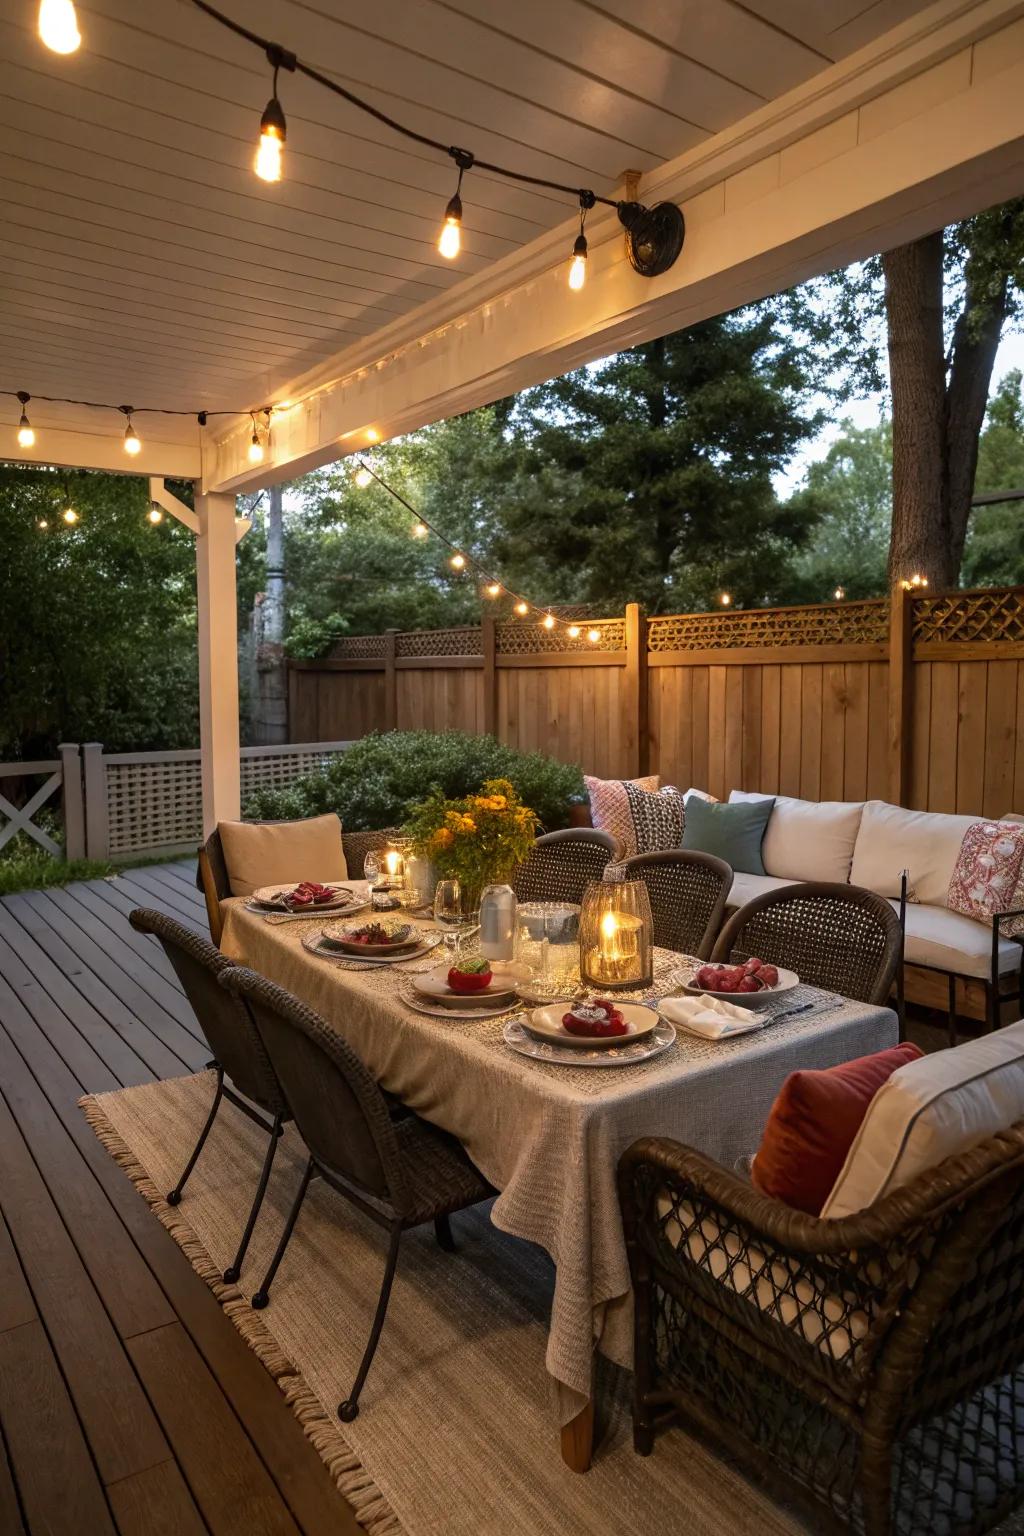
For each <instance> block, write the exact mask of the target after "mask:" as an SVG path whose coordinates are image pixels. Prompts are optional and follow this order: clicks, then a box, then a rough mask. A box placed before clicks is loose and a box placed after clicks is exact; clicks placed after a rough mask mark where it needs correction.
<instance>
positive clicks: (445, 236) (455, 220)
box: [437, 198, 462, 261]
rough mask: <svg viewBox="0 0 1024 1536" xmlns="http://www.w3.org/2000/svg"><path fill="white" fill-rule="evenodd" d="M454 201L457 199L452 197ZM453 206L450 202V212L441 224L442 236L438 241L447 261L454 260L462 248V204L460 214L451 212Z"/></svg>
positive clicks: (438, 245) (439, 248) (438, 246)
mask: <svg viewBox="0 0 1024 1536" xmlns="http://www.w3.org/2000/svg"><path fill="white" fill-rule="evenodd" d="M454 201H455V199H454V198H452V202H454ZM451 206H452V204H451V203H449V204H448V212H447V213H446V214H445V217H444V224H443V225H442V226H441V236H440V239H439V240H438V242H437V248H438V250H439V251H440V253H441V255H442V256H443V257H444V258H445V260H446V261H454V260H455V258H456V256H457V255H458V254H459V251H460V250H461V249H462V233H461V226H462V211H461V204H460V209H459V213H458V214H453V213H452V212H451Z"/></svg>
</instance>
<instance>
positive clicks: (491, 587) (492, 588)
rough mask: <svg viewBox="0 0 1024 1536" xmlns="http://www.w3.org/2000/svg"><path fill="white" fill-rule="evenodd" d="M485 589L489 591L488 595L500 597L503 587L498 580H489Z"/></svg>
mask: <svg viewBox="0 0 1024 1536" xmlns="http://www.w3.org/2000/svg"><path fill="white" fill-rule="evenodd" d="M484 591H485V592H486V593H487V596H488V597H500V596H501V587H500V586H499V585H498V583H497V582H496V581H489V582H488V583H487V585H486V587H484Z"/></svg>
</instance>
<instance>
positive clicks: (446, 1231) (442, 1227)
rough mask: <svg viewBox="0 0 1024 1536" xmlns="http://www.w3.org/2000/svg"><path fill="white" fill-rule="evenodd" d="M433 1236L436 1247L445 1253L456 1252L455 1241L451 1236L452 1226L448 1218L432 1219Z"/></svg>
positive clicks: (436, 1217) (437, 1217)
mask: <svg viewBox="0 0 1024 1536" xmlns="http://www.w3.org/2000/svg"><path fill="white" fill-rule="evenodd" d="M434 1236H435V1237H436V1238H437V1245H438V1247H439V1248H443V1249H444V1251H445V1253H457V1252H458V1249H457V1247H456V1244H455V1239H454V1237H453V1236H452V1224H451V1220H450V1218H449V1217H447V1216H435V1217H434Z"/></svg>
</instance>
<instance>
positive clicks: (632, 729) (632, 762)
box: [623, 603, 651, 778]
mask: <svg viewBox="0 0 1024 1536" xmlns="http://www.w3.org/2000/svg"><path fill="white" fill-rule="evenodd" d="M623 706H624V709H625V727H626V729H625V748H626V774H627V775H628V776H629V777H631V778H639V777H640V775H641V774H645V773H646V772H647V771H648V768H649V765H650V754H651V738H650V732H649V730H648V727H647V620H646V619H645V618H644V615H643V614H642V613H641V612H640V605H639V603H627V604H626V675H625V678H624V687H623Z"/></svg>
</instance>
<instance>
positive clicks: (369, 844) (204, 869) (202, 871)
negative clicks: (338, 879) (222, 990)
mask: <svg viewBox="0 0 1024 1536" xmlns="http://www.w3.org/2000/svg"><path fill="white" fill-rule="evenodd" d="M264 825H266V826H274V827H276V826H284V825H286V823H285V822H281V821H270V822H266V823H264ZM396 835H397V832H396V829H394V828H387V829H385V830H384V831H383V832H342V834H341V845H342V847H343V848H344V850H345V863H346V864H347V865H348V868H349V869H350V870H351V871H352V879H353V880H361V879H362V875H363V860H364V859H365V858H366V855H367V854H368V853H372V852H375V851H376V850H377V849H378V848H386V847H387V846H388V844H389V843H390V841H391V839H392V837H394V836H396ZM311 873H312V874H315V873H316V871H315V870H314V871H311ZM196 885H197V887H198V888H199V890H201V891H202V893H203V899H204V900H205V902H206V920H207V922H208V923H209V925H210V937H211V938H212V940H213V942H214V943H215V944H219V943H220V941H221V936H222V934H223V931H224V919H223V916H222V914H221V910H220V904H221V902H222V901H226V900H227V898H228V897H229V896H230V895H231V876H230V875H229V873H228V866H227V860H226V859H225V857H224V844H223V842H222V841H221V836H220V833H219V832H217V831H216V830H214V831H213V832H211V833H210V836H209V837H208V838H207V839H206V842H205V843H204V844H203V845H202V847H201V848H200V849H199V866H198V869H197V870H196Z"/></svg>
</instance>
